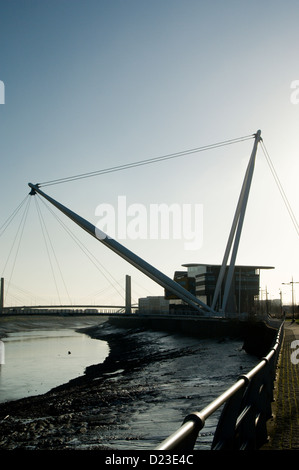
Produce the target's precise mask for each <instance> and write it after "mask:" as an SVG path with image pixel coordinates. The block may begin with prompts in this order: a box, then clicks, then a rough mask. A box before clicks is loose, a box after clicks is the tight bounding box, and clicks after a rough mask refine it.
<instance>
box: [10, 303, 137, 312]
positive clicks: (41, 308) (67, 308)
mask: <svg viewBox="0 0 299 470" xmlns="http://www.w3.org/2000/svg"><path fill="white" fill-rule="evenodd" d="M132 308H133V309H134V307H132ZM125 311H126V307H125V306H124V305H79V304H78V305H77V304H76V305H29V306H26V305H23V306H18V307H4V308H3V309H2V313H3V314H5V313H7V314H13V313H15V314H21V313H26V314H28V313H33V314H35V313H84V314H100V313H123V312H125Z"/></svg>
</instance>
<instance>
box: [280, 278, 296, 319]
mask: <svg viewBox="0 0 299 470" xmlns="http://www.w3.org/2000/svg"><path fill="white" fill-rule="evenodd" d="M282 284H284V285H288V286H290V285H291V286H292V314H293V322H294V321H295V306H294V284H299V282H297V281H293V277H292V280H291V282H283V283H282Z"/></svg>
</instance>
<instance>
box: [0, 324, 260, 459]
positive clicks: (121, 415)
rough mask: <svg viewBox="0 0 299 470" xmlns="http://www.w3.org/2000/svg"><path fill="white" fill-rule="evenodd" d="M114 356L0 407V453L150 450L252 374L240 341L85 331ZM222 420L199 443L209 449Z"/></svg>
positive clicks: (251, 360) (103, 328) (99, 328)
mask: <svg viewBox="0 0 299 470" xmlns="http://www.w3.org/2000/svg"><path fill="white" fill-rule="evenodd" d="M84 331H86V332H87V333H88V334H89V335H90V336H91V337H94V338H99V339H102V340H105V341H107V342H108V344H109V347H110V354H109V356H108V357H107V358H106V360H105V361H104V362H103V363H102V364H99V365H95V366H90V367H88V368H87V369H86V371H85V374H84V376H82V377H79V378H77V379H75V380H71V381H70V382H69V383H67V384H64V385H62V386H59V387H57V388H55V389H53V390H51V391H50V392H48V393H46V394H43V395H39V396H36V397H31V398H26V399H21V400H17V401H13V402H9V403H3V404H1V405H0V423H1V426H0V449H1V450H6V449H9V450H12V449H14V450H15V449H18V450H19V449H27V450H29V449H30V450H77V449H80V450H113V449H117V450H134V449H135V450H149V449H154V447H155V445H157V444H158V443H160V442H161V441H162V440H163V439H164V438H165V437H167V436H168V435H169V434H171V433H172V432H173V431H174V430H175V429H177V428H178V427H179V426H180V425H181V423H182V421H183V419H184V417H185V416H186V415H187V414H189V412H192V411H194V410H200V409H201V408H203V407H204V406H206V404H208V403H209V402H210V401H211V399H213V397H216V396H218V395H219V394H220V393H222V391H224V390H225V389H226V388H228V387H229V386H230V385H231V384H232V383H234V382H235V380H236V379H237V377H238V375H239V374H240V370H242V371H243V372H244V371H245V372H246V371H247V370H250V369H251V368H252V367H253V366H254V365H255V364H256V362H257V358H256V357H254V356H251V355H249V354H246V352H245V351H244V350H243V348H242V346H243V340H242V339H241V338H239V339H238V338H229V337H227V336H226V337H223V338H218V339H217V340H216V339H214V340H209V339H200V340H199V339H197V338H195V337H190V336H184V335H179V334H175V333H170V332H165V331H164V332H161V331H160V332H159V331H147V330H143V329H142V328H134V329H121V328H116V327H115V326H113V325H111V324H109V323H103V324H101V325H93V326H92V325H87V327H86V328H85V329H84ZM216 423H217V415H215V416H213V417H212V418H211V420H210V422H209V423H207V425H206V427H205V430H204V432H203V433H202V437H201V440H200V442H199V448H200V449H208V448H210V443H211V440H212V435H213V432H214V429H215V426H216Z"/></svg>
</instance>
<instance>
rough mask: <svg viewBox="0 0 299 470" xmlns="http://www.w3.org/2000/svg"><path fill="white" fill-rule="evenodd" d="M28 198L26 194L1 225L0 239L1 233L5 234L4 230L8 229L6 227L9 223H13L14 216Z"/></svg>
mask: <svg viewBox="0 0 299 470" xmlns="http://www.w3.org/2000/svg"><path fill="white" fill-rule="evenodd" d="M28 197H29V194H27V195H26V196H25V198H24V199H23V201H22V202H21V203H20V204H19V205H18V207H16V209H15V210H14V211H13V212H12V214H11V215H10V216H9V217H8V218H7V219H6V221H5V222H4V223H3V224H2V225H1V227H0V237H1V236H2V235H3V233H4V232H5V230H6V229H7V228H8V226H9V225H10V224H11V222H12V221H13V219H14V218H15V217H16V215H17V214H18V212H19V211H20V209H21V208H22V206H23V205H24V203H25V202H26V200H27V198H28Z"/></svg>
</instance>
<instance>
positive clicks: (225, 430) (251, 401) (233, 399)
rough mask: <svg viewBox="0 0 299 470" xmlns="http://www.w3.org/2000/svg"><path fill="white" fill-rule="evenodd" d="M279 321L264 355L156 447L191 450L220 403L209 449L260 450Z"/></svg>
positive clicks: (277, 347)
mask: <svg viewBox="0 0 299 470" xmlns="http://www.w3.org/2000/svg"><path fill="white" fill-rule="evenodd" d="M283 327H284V323H282V324H281V326H280V328H279V330H278V333H277V336H276V339H275V341H274V343H273V346H272V348H271V349H270V351H269V353H268V354H267V356H265V357H263V358H262V359H261V361H260V362H259V363H258V364H257V366H256V367H254V368H253V369H252V370H251V371H250V372H248V374H246V375H241V376H240V377H239V379H238V381H237V382H236V383H235V384H234V385H232V386H231V387H230V388H229V389H228V390H226V391H225V392H224V393H222V395H220V396H219V397H218V398H216V399H215V400H214V401H212V403H210V404H209V405H208V406H206V407H205V408H204V409H203V410H201V411H200V412H195V413H192V414H190V415H188V416H187V417H186V418H185V420H184V422H183V424H182V426H181V427H180V428H179V429H178V430H177V431H176V432H174V433H173V434H172V435H171V436H169V437H168V438H167V439H165V440H164V441H163V442H162V443H161V444H160V445H159V446H158V447H156V450H175V451H179V452H192V450H193V449H194V446H195V443H196V440H197V437H198V434H199V432H200V431H201V429H203V427H204V425H205V421H206V419H207V418H208V417H209V416H211V415H212V414H213V413H214V412H215V411H216V410H218V409H219V408H220V407H221V406H222V405H223V404H225V405H224V408H223V410H222V413H221V416H220V419H219V422H218V426H217V429H216V431H215V434H214V439H213V443H212V450H218V449H223V450H228V449H240V450H241V449H249V450H252V449H259V448H260V447H261V446H262V445H263V444H265V443H266V442H267V439H268V435H267V425H266V423H267V421H268V419H269V418H271V416H272V410H271V403H272V401H273V388H274V381H275V373H276V365H277V359H278V355H279V351H280V347H281V344H282V339H283V331H284V330H283Z"/></svg>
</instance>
